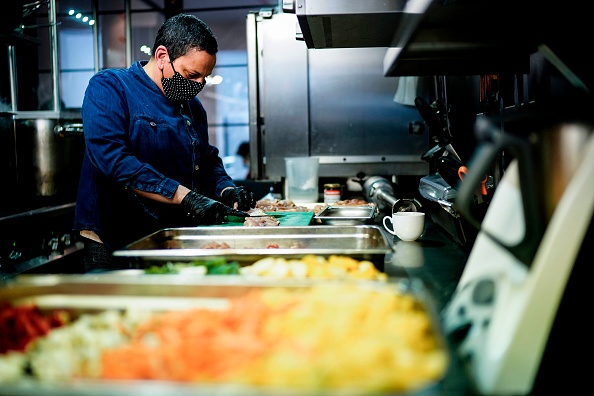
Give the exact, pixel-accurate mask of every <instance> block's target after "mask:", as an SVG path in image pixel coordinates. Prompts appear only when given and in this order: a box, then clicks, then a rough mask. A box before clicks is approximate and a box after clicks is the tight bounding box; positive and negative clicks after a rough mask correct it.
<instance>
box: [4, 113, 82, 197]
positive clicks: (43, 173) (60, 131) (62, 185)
mask: <svg viewBox="0 0 594 396" xmlns="http://www.w3.org/2000/svg"><path fill="white" fill-rule="evenodd" d="M15 131H16V133H15V143H16V153H17V160H16V162H17V174H18V185H19V187H20V188H21V189H22V191H23V192H24V193H26V194H31V195H32V196H43V197H49V196H55V195H58V194H70V195H73V194H74V192H75V191H76V189H77V187H78V179H79V173H80V166H81V164H82V156H83V153H84V137H83V127H82V124H77V123H75V124H64V125H60V124H59V120H57V119H34V120H18V121H17V123H16V128H15Z"/></svg>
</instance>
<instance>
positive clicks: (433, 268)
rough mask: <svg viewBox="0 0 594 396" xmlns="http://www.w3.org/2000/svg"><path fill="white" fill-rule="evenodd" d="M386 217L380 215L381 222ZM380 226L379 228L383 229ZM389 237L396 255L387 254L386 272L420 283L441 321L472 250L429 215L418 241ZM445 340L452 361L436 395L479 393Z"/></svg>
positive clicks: (437, 387)
mask: <svg viewBox="0 0 594 396" xmlns="http://www.w3.org/2000/svg"><path fill="white" fill-rule="evenodd" d="M383 216H384V215H381V216H379V220H380V223H381V219H383ZM376 220H377V219H376ZM376 223H377V221H376ZM380 223H378V226H380V227H383V225H381V224H380ZM386 235H388V236H389V237H390V240H391V242H392V243H393V250H394V253H391V254H387V255H386V258H385V261H384V271H385V272H386V273H387V274H388V275H389V276H390V277H399V278H410V279H415V280H420V281H421V282H422V285H423V287H424V288H425V290H426V291H427V293H428V295H429V298H430V299H431V303H432V305H433V307H434V308H435V311H436V314H437V315H438V320H441V319H440V318H439V317H440V314H441V311H442V310H443V308H444V307H445V305H446V304H447V303H448V302H449V300H450V299H451V297H452V295H453V293H454V291H455V289H456V286H457V284H458V281H459V279H460V277H461V275H462V272H463V270H464V266H465V265H466V261H467V260H468V255H469V253H470V248H469V247H465V246H462V245H460V244H459V243H457V242H455V241H454V239H453V238H452V237H451V236H450V235H449V234H448V233H447V232H446V231H445V230H444V229H443V228H441V227H440V226H439V225H437V224H435V223H433V221H432V220H431V216H426V221H425V230H424V232H423V234H422V235H421V237H420V238H419V239H417V240H416V241H413V242H405V241H401V240H400V239H399V238H398V237H396V236H392V235H391V234H388V233H387V232H386ZM446 341H447V342H448V344H449V345H448V347H449V348H450V354H451V356H452V362H451V365H450V368H449V371H448V373H447V374H446V376H445V378H444V379H443V381H442V382H440V383H439V384H438V385H437V386H436V389H434V391H435V392H434V394H435V395H454V394H455V395H472V394H476V392H475V390H474V388H473V386H472V383H471V382H470V380H469V378H468V376H467V373H466V371H465V369H464V367H463V364H462V362H461V360H460V359H459V358H458V356H457V355H456V353H455V352H454V350H453V346H452V345H451V341H450V340H446Z"/></svg>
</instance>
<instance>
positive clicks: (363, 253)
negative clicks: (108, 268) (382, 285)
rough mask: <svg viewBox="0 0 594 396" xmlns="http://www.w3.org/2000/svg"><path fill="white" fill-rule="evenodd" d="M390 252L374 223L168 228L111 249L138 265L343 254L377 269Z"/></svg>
mask: <svg viewBox="0 0 594 396" xmlns="http://www.w3.org/2000/svg"><path fill="white" fill-rule="evenodd" d="M222 243H225V244H227V245H228V246H229V248H215V249H213V248H207V247H205V246H207V244H222ZM273 246H274V247H273ZM391 252H392V247H391V244H390V242H389V241H388V239H387V238H386V237H385V234H384V233H383V232H382V231H381V229H380V228H379V227H377V226H373V225H358V226H343V227H338V226H336V227H334V226H323V225H321V226H304V227H196V228H167V229H163V230H160V231H157V232H155V233H153V234H151V235H149V236H147V237H145V238H142V239H140V240H138V241H136V242H133V243H131V244H130V245H128V246H126V247H125V248H123V249H120V250H117V251H115V252H114V255H115V256H116V257H119V258H120V259H127V260H128V261H129V262H130V263H131V265H138V266H143V265H147V264H155V263H158V262H161V263H162V262H163V261H174V262H180V261H181V262H184V261H191V260H195V259H201V258H209V257H225V258H226V259H228V260H234V261H238V262H239V263H240V264H242V265H244V264H245V265H249V264H252V263H253V262H255V261H257V260H259V259H261V258H263V257H266V256H275V257H282V258H301V257H303V256H304V255H307V254H313V255H319V256H329V255H346V256H350V257H353V258H356V259H359V260H369V261H371V262H373V263H374V264H375V265H376V266H377V267H378V269H380V270H381V269H382V268H383V262H384V257H385V255H386V254H387V253H391Z"/></svg>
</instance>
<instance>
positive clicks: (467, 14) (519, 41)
mask: <svg viewBox="0 0 594 396" xmlns="http://www.w3.org/2000/svg"><path fill="white" fill-rule="evenodd" d="M528 9H529V7H528V5H527V4H526V2H523V1H512V0H499V1H491V0H488V1H487V0H483V1H476V0H474V1H472V0H462V1H456V0H383V1H382V0H364V1H363V0H293V1H291V0H285V1H283V11H284V12H294V13H295V14H296V15H297V19H298V21H299V25H300V28H301V31H302V33H303V39H304V41H305V43H306V44H307V47H308V48H316V49H321V48H352V47H386V48H387V52H386V58H385V61H384V74H385V75H386V76H406V75H411V76H420V75H472V74H495V73H502V72H512V73H525V72H528V70H529V66H530V54H531V53H533V52H536V50H537V48H536V45H535V41H534V39H533V33H532V31H531V28H532V26H531V24H530V23H527V21H530V20H531V18H528V15H529V13H528ZM533 11H534V10H532V12H533ZM533 13H534V12H533ZM532 19H534V17H532Z"/></svg>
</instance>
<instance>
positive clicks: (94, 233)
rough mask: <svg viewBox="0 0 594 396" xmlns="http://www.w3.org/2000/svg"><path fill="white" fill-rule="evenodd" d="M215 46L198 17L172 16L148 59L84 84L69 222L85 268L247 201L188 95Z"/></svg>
mask: <svg viewBox="0 0 594 396" xmlns="http://www.w3.org/2000/svg"><path fill="white" fill-rule="evenodd" d="M217 51H218V45H217V41H216V38H215V36H214V34H213V33H212V31H211V30H210V28H209V27H208V26H207V25H206V24H205V23H204V22H203V21H201V20H200V19H199V18H197V17H195V16H193V15H188V14H179V15H176V16H174V17H172V18H170V19H168V20H167V21H165V23H164V24H163V25H162V26H161V28H160V29H159V31H158V33H157V37H156V39H155V43H154V46H153V53H152V56H151V58H150V60H149V61H137V62H135V63H134V64H133V65H132V66H130V68H128V69H106V70H103V71H100V72H98V73H97V74H95V75H94V76H93V77H92V78H91V80H90V81H89V85H88V87H87V89H86V92H85V96H84V100H83V105H82V119H83V126H84V135H85V143H86V151H85V155H84V159H83V164H82V170H81V177H80V182H79V190H78V198H77V202H76V211H75V219H74V226H73V229H74V230H75V231H77V232H80V235H81V236H82V238H83V241H84V242H85V254H84V267H85V271H87V272H88V271H92V270H96V269H99V270H105V269H117V268H120V266H121V264H120V263H119V262H118V261H117V260H115V258H114V257H113V255H112V252H113V251H114V250H115V249H118V248H121V247H123V246H125V245H127V244H128V243H130V242H133V241H135V240H137V239H139V238H141V237H143V236H146V235H148V234H150V233H152V232H154V231H156V230H159V229H162V228H168V227H183V226H193V225H199V224H217V223H221V222H223V221H224V218H225V216H226V215H229V214H233V215H238V216H244V217H245V216H247V214H246V213H245V212H244V211H246V210H249V209H250V208H253V207H255V205H256V200H255V198H254V195H253V194H252V193H251V192H249V191H247V190H245V189H244V188H240V187H236V186H235V185H234V183H233V180H232V179H231V178H230V177H229V175H228V174H227V173H226V171H225V169H224V167H223V163H222V160H221V158H220V156H219V151H218V149H217V148H216V147H214V146H212V145H211V144H210V143H209V139H208V124H207V117H206V111H205V109H204V107H203V105H202V104H201V102H200V100H199V99H198V98H197V97H196V95H198V93H199V92H200V91H201V90H202V88H203V87H204V84H205V79H206V77H207V76H209V75H210V74H211V73H212V70H213V68H214V67H215V64H216V53H217Z"/></svg>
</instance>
